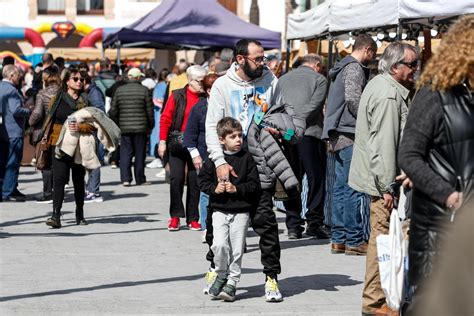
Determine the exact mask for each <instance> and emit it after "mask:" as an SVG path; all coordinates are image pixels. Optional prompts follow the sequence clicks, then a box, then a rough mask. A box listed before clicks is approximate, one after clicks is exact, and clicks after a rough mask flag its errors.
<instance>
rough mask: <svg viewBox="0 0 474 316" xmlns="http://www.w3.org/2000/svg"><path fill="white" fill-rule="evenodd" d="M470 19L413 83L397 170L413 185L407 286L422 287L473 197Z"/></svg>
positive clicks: (473, 32)
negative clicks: (440, 247)
mask: <svg viewBox="0 0 474 316" xmlns="http://www.w3.org/2000/svg"><path fill="white" fill-rule="evenodd" d="M473 51H474V15H468V16H464V17H461V18H460V19H459V20H458V21H457V22H456V23H454V24H453V25H452V26H451V28H450V29H449V31H448V32H447V33H446V34H445V35H444V36H443V39H442V41H441V44H440V46H439V49H438V52H437V53H436V54H435V55H434V56H433V57H432V58H431V59H430V60H429V61H428V64H427V66H426V68H425V70H424V72H423V73H422V75H421V77H420V80H419V81H418V83H417V87H418V89H419V90H418V92H417V94H416V96H415V98H414V100H413V104H412V107H411V109H410V113H409V115H408V119H407V123H406V126H405V130H404V136H403V139H402V143H401V145H400V151H399V156H398V160H399V165H400V168H401V169H403V171H404V172H405V173H406V174H407V175H408V177H409V178H410V179H411V180H412V182H413V186H414V188H413V199H412V217H411V224H410V225H411V227H410V246H409V264H410V267H409V281H410V284H411V285H412V286H413V287H414V288H418V290H417V291H419V288H420V285H421V286H423V284H424V281H425V280H426V279H428V278H429V277H430V275H431V272H432V268H433V264H434V263H435V262H436V260H437V259H438V253H439V250H438V245H439V243H440V241H441V240H443V239H446V237H447V228H448V227H449V226H451V225H452V223H451V222H453V221H456V211H457V209H458V208H459V207H460V206H461V204H462V203H463V202H467V201H468V200H469V199H470V198H471V197H472V192H473V190H472V185H473V180H474V159H473V157H474V102H473V97H472V93H473V88H474V55H473V53H472V52H473Z"/></svg>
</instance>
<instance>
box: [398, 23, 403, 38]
mask: <svg viewBox="0 0 474 316" xmlns="http://www.w3.org/2000/svg"><path fill="white" fill-rule="evenodd" d="M402 33H403V26H402V21H400V20H398V27H397V40H398V41H401V40H402Z"/></svg>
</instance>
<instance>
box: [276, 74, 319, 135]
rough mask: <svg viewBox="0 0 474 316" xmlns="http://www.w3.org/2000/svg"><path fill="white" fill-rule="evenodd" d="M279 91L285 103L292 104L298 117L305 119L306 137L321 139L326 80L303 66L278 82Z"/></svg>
mask: <svg viewBox="0 0 474 316" xmlns="http://www.w3.org/2000/svg"><path fill="white" fill-rule="evenodd" d="M278 89H280V91H281V92H280V95H281V97H282V98H283V100H284V102H285V103H290V104H292V105H293V106H294V109H295V111H296V112H297V113H298V116H299V117H303V118H305V121H306V128H305V132H304V135H305V136H312V137H316V138H319V139H321V134H322V132H323V121H324V115H323V107H324V101H325V99H326V91H327V80H326V78H324V76H322V75H321V74H319V73H317V72H315V71H314V70H313V69H311V68H310V67H307V66H304V65H303V66H300V67H298V68H297V69H295V70H293V71H291V72H289V73H287V74H285V75H284V76H282V77H281V78H280V79H279V80H278V84H277V91H278Z"/></svg>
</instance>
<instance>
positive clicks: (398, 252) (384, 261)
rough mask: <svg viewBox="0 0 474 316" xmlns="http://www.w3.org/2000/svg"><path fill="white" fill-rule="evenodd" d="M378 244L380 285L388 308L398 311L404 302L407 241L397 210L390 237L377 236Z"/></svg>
mask: <svg viewBox="0 0 474 316" xmlns="http://www.w3.org/2000/svg"><path fill="white" fill-rule="evenodd" d="M376 242H377V255H378V261H379V271H380V283H381V284H382V289H383V291H384V293H385V297H386V302H387V305H388V307H390V308H391V309H392V310H394V311H398V310H399V309H400V302H401V300H402V290H403V277H404V260H405V257H406V255H407V241H406V240H405V239H404V238H403V231H402V223H401V221H400V218H399V216H398V211H397V210H395V209H394V210H392V214H391V216H390V228H389V233H388V235H379V236H377V239H376Z"/></svg>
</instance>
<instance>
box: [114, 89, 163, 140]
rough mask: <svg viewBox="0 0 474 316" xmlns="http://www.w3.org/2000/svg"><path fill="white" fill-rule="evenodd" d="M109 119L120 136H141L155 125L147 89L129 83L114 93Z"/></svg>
mask: <svg viewBox="0 0 474 316" xmlns="http://www.w3.org/2000/svg"><path fill="white" fill-rule="evenodd" d="M109 116H110V118H111V119H112V120H113V121H114V122H115V123H116V124H117V125H118V126H119V127H120V131H121V132H122V134H142V133H146V132H147V131H148V130H151V129H152V128H153V126H154V125H155V121H154V114H153V104H152V102H151V98H150V94H149V92H148V89H147V88H146V87H144V86H142V85H141V84H140V83H139V82H138V81H130V82H127V83H126V84H124V85H122V86H120V87H118V88H117V90H116V91H115V94H114V97H113V99H112V105H111V106H110V111H109Z"/></svg>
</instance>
